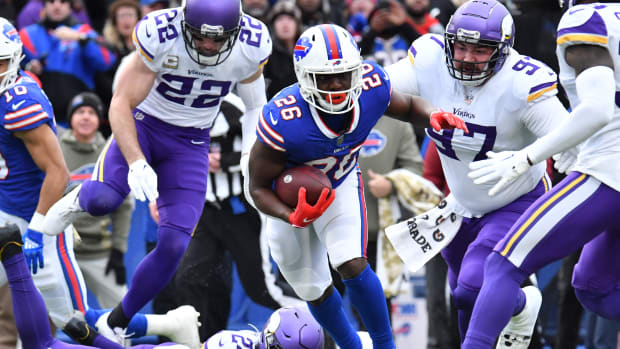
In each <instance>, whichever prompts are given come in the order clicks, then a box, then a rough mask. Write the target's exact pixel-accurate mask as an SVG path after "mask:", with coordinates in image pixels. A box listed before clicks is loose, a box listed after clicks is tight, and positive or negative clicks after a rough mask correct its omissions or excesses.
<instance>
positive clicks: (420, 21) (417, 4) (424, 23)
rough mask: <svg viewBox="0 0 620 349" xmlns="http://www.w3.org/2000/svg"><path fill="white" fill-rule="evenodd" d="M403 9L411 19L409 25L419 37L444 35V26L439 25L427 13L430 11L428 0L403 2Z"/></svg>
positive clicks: (437, 21) (436, 20) (435, 19)
mask: <svg viewBox="0 0 620 349" xmlns="http://www.w3.org/2000/svg"><path fill="white" fill-rule="evenodd" d="M405 8H406V9H407V13H408V14H409V17H410V19H411V20H410V21H409V24H411V26H413V28H414V29H415V30H416V31H417V32H418V33H420V35H424V34H426V33H433V34H443V33H444V31H445V28H444V26H443V25H442V24H441V23H439V20H438V19H437V18H435V17H433V16H431V15H430V13H429V11H430V9H431V2H430V0H405Z"/></svg>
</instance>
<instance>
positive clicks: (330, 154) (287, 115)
mask: <svg viewBox="0 0 620 349" xmlns="http://www.w3.org/2000/svg"><path fill="white" fill-rule="evenodd" d="M362 82H363V85H362V87H363V88H362V93H361V95H360V97H359V99H358V100H357V102H356V103H355V107H354V108H353V111H352V114H353V115H352V118H351V121H350V123H348V124H347V125H344V128H343V130H344V132H342V133H339V132H338V131H339V130H333V129H331V128H330V126H329V125H328V124H327V123H325V122H324V120H323V119H322V118H321V117H320V116H319V114H318V112H317V110H316V109H315V108H314V107H312V106H310V105H309V104H308V103H307V102H306V101H305V100H304V99H303V97H302V96H301V93H300V91H299V86H298V85H297V84H294V85H291V86H289V87H287V88H285V89H283V90H282V91H280V92H279V93H278V94H277V95H276V96H275V97H273V98H272V99H271V100H270V101H269V103H268V104H266V105H265V106H264V107H263V110H262V113H261V115H260V117H259V123H258V126H257V129H256V132H257V138H258V139H259V141H261V142H263V143H265V144H266V145H267V146H269V147H271V148H272V149H274V150H277V151H281V152H286V155H287V162H286V167H287V168H290V167H295V166H299V165H301V164H306V165H311V166H314V167H316V168H318V169H320V170H322V171H323V172H325V173H326V174H327V176H328V177H329V178H330V180H331V182H332V187H333V188H336V187H337V186H338V185H339V184H340V183H341V182H342V181H343V180H344V178H345V177H346V175H347V174H348V173H350V172H351V170H352V169H354V168H356V167H357V158H358V155H359V151H360V148H361V147H362V145H363V144H364V141H365V140H366V137H368V134H369V133H370V131H371V130H372V128H373V126H375V124H376V123H377V121H378V120H379V118H380V117H381V116H382V115H383V113H384V112H385V110H386V109H387V107H388V105H389V103H390V97H391V93H392V89H391V84H390V80H389V78H388V76H387V73H386V72H385V71H384V70H383V68H381V66H379V65H377V64H376V63H373V62H369V61H365V62H364V63H363V64H362ZM327 117H328V118H329V117H330V116H327ZM331 117H334V118H336V117H340V116H331Z"/></svg>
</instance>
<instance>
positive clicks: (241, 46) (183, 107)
mask: <svg viewBox="0 0 620 349" xmlns="http://www.w3.org/2000/svg"><path fill="white" fill-rule="evenodd" d="M182 20H183V11H182V9H181V8H180V7H178V8H172V9H164V10H159V11H155V12H152V13H149V14H148V15H147V16H146V17H144V18H143V19H142V20H141V21H140V22H138V24H137V25H136V28H135V29H134V33H133V40H134V44H135V46H136V50H137V51H138V54H139V55H140V57H141V58H142V60H143V61H144V63H145V64H146V65H147V66H148V67H149V68H150V69H151V70H152V71H154V72H156V73H157V77H156V79H155V83H154V84H153V87H152V88H151V91H150V92H149V94H148V96H147V97H146V99H144V101H142V103H140V105H138V107H137V109H139V110H140V111H142V112H144V113H146V114H148V115H151V116H154V117H156V118H158V119H160V120H163V121H165V122H167V123H170V124H173V125H177V126H182V127H196V128H207V127H211V125H212V123H213V120H214V119H215V116H216V115H217V113H218V110H219V106H220V103H221V101H222V99H223V97H224V96H226V95H227V94H228V93H229V92H230V91H231V89H232V88H233V87H234V85H235V84H236V83H237V82H239V81H242V80H244V79H247V78H249V77H250V76H251V75H252V74H254V73H255V72H256V71H257V70H258V69H259V67H261V66H262V65H263V64H265V63H266V62H267V59H268V58H269V55H270V54H271V45H272V43H271V38H270V37H269V30H268V29H267V26H265V24H263V23H262V22H261V21H259V20H258V19H255V18H253V17H250V16H248V15H244V16H243V18H242V20H241V29H240V31H239V35H238V38H237V40H236V42H235V44H234V46H233V48H232V52H231V53H230V56H229V57H228V58H227V59H226V60H225V61H224V62H222V63H220V64H218V65H215V66H203V65H200V64H198V63H196V62H194V61H193V60H192V59H191V58H190V56H189V54H188V53H187V50H186V48H185V41H184V40H183V31H182V30H183V29H182V26H181V22H182Z"/></svg>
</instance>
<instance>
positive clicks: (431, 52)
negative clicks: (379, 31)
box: [387, 34, 564, 217]
mask: <svg viewBox="0 0 620 349" xmlns="http://www.w3.org/2000/svg"><path fill="white" fill-rule="evenodd" d="M445 61H446V58H445V53H444V41H443V38H442V37H441V36H439V35H435V34H427V35H424V36H422V37H420V38H418V39H417V40H416V41H414V42H413V44H412V45H411V48H410V49H409V57H408V59H407V60H402V61H400V62H398V63H397V64H395V65H392V66H391V67H389V68H388V69H387V70H388V73H390V77H391V78H392V86H393V87H394V89H395V90H397V91H402V92H405V93H411V94H415V95H419V96H421V97H424V98H425V99H427V100H429V101H430V102H431V103H433V105H435V106H437V107H439V108H441V109H443V110H445V111H450V112H452V113H453V114H454V115H456V116H458V117H460V118H462V119H463V120H464V121H465V122H466V124H467V128H468V129H469V133H464V132H463V131H462V130H441V131H440V132H436V131H434V130H433V129H430V128H429V129H427V130H426V132H427V134H428V135H429V137H430V138H431V140H433V141H434V142H435V144H436V145H437V150H438V151H439V156H440V159H441V165H442V167H443V171H444V174H445V177H446V181H447V183H448V186H449V187H450V190H451V192H452V194H453V195H454V197H455V198H456V200H457V201H458V203H459V204H460V205H461V206H462V207H463V211H462V212H459V213H460V214H463V215H464V216H466V217H472V216H481V215H484V214H486V213H488V212H491V211H493V210H495V209H498V208H500V207H503V206H505V205H507V204H508V203H510V202H512V201H514V200H515V199H517V198H518V197H520V196H521V195H523V194H525V193H528V192H529V191H531V190H533V189H534V188H535V187H536V185H537V184H538V183H539V182H540V180H541V179H542V177H543V175H544V173H545V164H544V163H541V164H538V165H536V166H533V167H532V168H530V169H529V170H528V171H527V172H526V173H525V174H524V175H523V176H520V177H519V178H517V179H516V180H515V181H514V182H513V183H511V184H510V185H509V186H508V187H507V188H506V189H505V190H503V191H502V192H500V193H498V194H497V195H495V196H493V197H489V196H488V194H487V193H488V191H489V189H490V188H491V187H492V186H493V185H495V183H488V184H484V185H477V184H474V183H473V181H472V179H471V178H469V177H468V176H467V174H468V173H469V163H471V162H472V161H478V160H483V159H486V153H487V152H488V151H491V150H492V151H494V152H501V151H507V150H519V149H523V148H524V147H526V146H527V145H529V144H531V143H532V142H534V141H535V140H536V138H537V137H539V136H541V135H544V134H546V133H547V132H548V131H549V130H551V129H552V128H553V125H557V124H558V123H560V122H561V120H558V119H563V118H564V116H563V115H549V114H550V113H546V112H545V113H543V112H532V110H533V109H534V108H535V106H536V105H537V104H538V103H545V102H550V103H558V102H557V99H555V95H556V94H557V81H556V80H557V75H556V74H555V73H554V72H553V71H552V70H551V69H550V68H549V67H547V66H546V65H545V64H544V63H542V62H540V61H537V60H535V59H533V58H530V57H527V56H523V55H520V54H519V53H518V52H517V51H515V50H512V49H511V51H510V54H509V55H508V57H507V58H506V61H505V62H504V64H503V66H502V67H501V68H500V69H499V71H497V72H495V73H494V74H493V75H492V76H491V77H490V78H489V79H488V80H486V81H485V82H484V83H483V84H481V85H479V86H467V87H466V86H464V85H463V84H462V83H461V82H460V81H458V80H457V79H455V78H453V77H452V76H451V75H450V73H449V71H448V68H447V66H446V64H445Z"/></svg>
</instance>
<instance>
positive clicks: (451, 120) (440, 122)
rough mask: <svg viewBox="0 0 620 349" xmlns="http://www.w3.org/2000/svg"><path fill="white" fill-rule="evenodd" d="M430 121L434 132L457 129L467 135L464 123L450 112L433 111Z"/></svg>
mask: <svg viewBox="0 0 620 349" xmlns="http://www.w3.org/2000/svg"><path fill="white" fill-rule="evenodd" d="M430 119H431V127H432V128H433V129H435V131H440V130H441V129H453V128H458V129H461V130H463V131H465V133H469V131H468V130H467V125H465V121H463V119H461V118H459V117H458V116H455V115H454V114H452V113H450V112H447V111H443V110H441V109H440V110H437V111H434V112H432V113H431V117H430Z"/></svg>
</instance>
